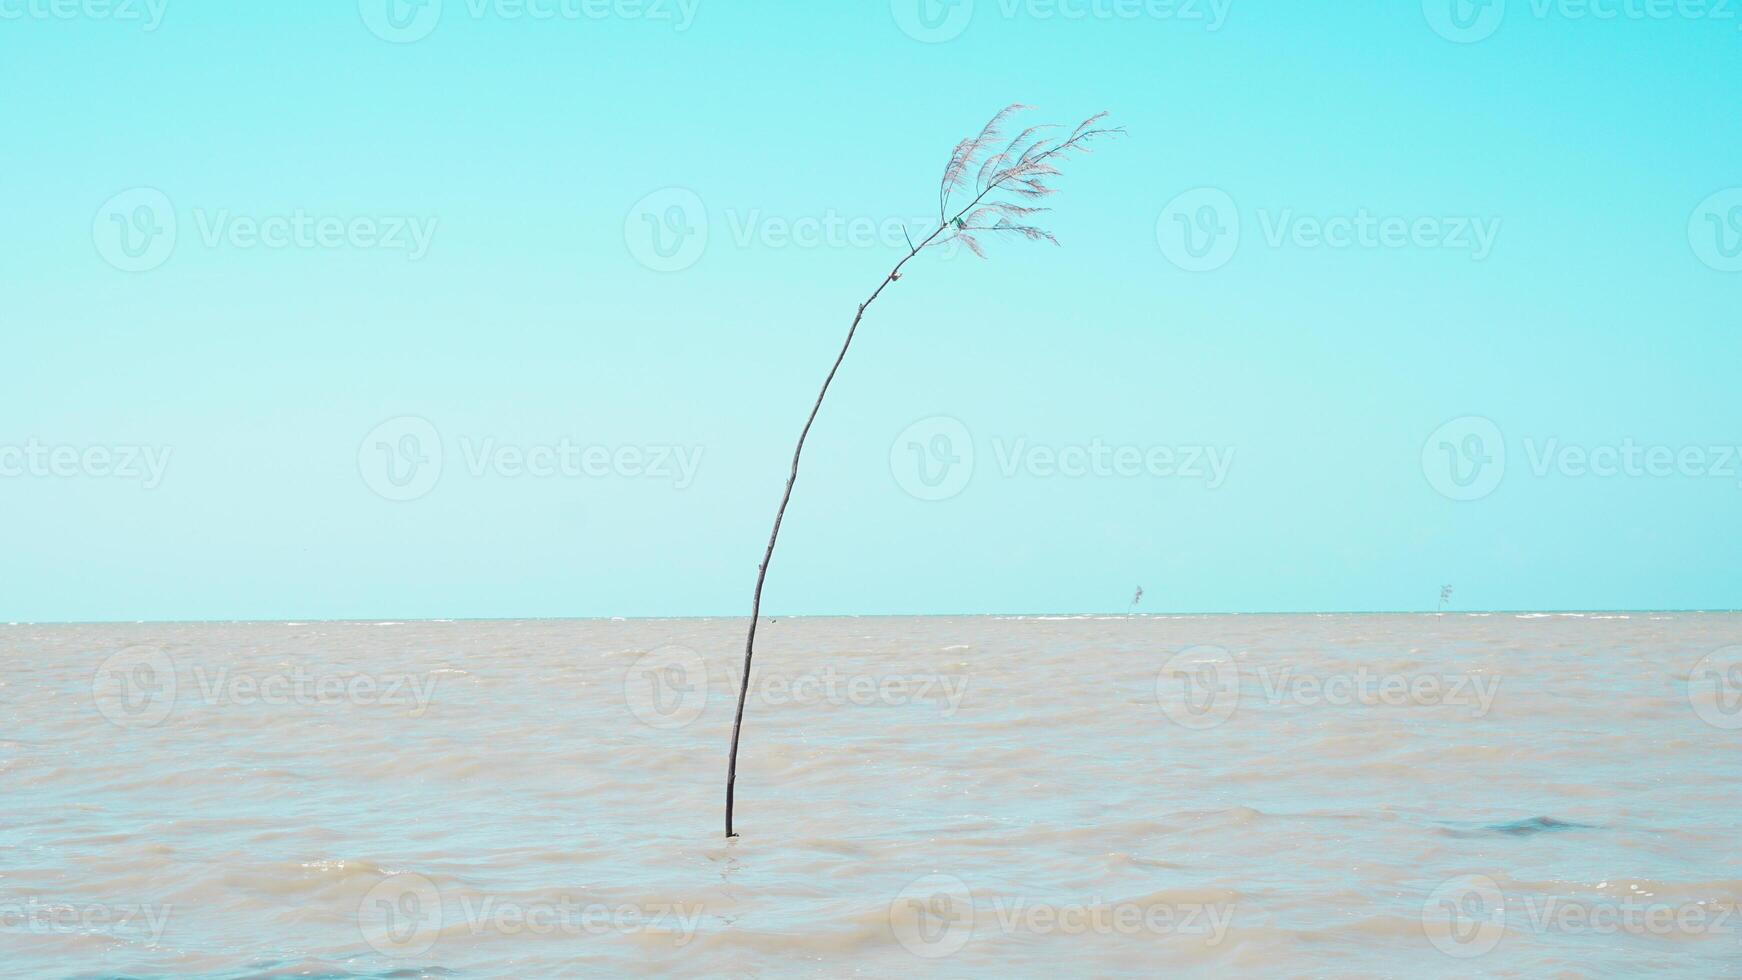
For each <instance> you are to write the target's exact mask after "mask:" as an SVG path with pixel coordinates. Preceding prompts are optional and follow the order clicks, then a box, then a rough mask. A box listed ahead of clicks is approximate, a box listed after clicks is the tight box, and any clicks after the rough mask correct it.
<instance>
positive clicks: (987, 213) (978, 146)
mask: <svg viewBox="0 0 1742 980" xmlns="http://www.w3.org/2000/svg"><path fill="white" fill-rule="evenodd" d="M1028 108H1029V106H1025V105H1020V104H1018V105H1012V106H1009V107H1007V108H1005V109H1004V110H1003V111H1002V112H1000V113H998V114H997V115H996V116H993V117H992V121H991V122H989V123H987V124H986V128H984V129H982V130H981V131H980V135H978V136H972V137H969V138H968V139H965V140H962V141H961V142H960V143H958V144H956V148H955V151H954V152H952V153H951V154H950V163H949V166H947V167H945V168H944V176H943V180H942V181H940V182H939V184H938V227H937V228H936V230H934V231H933V232H932V233H931V234H929V235H927V236H926V237H925V238H923V239H921V240H920V242H919V244H917V245H916V244H914V243H913V240H912V237H911V236H909V239H908V243H907V244H908V252H907V254H906V255H904V256H902V258H901V261H899V262H897V263H895V268H893V269H891V270H889V274H888V275H886V276H884V277H883V281H882V282H881V283H879V284H878V286H877V289H876V290H875V291H873V292H872V293H871V295H870V297H869V298H867V299H866V300H865V301H864V302H863V303H860V304H859V311H858V313H856V314H855V315H854V316H853V324H852V326H850V327H848V328H847V340H846V342H845V343H843V344H842V345H841V353H840V354H839V355H838V356H837V357H836V358H835V363H834V366H832V367H830V368H829V373H828V376H827V377H825V378H824V379H823V388H822V391H820V392H818V393H817V401H816V404H815V405H812V406H811V413H810V417H809V418H807V419H805V423H804V429H803V430H802V431H800V432H799V435H798V447H797V448H796V449H794V450H793V452H792V472H791V474H789V475H788V476H787V478H786V492H785V493H784V494H783V495H781V498H780V509H779V510H777V511H775V512H774V530H773V531H772V532H770V534H769V535H768V550H767V551H765V552H764V553H763V555H762V564H761V565H759V566H757V569H756V594H755V597H754V598H753V599H752V600H751V603H750V631H749V634H748V635H747V636H746V637H745V638H744V673H743V675H742V676H741V677H740V679H739V686H738V714H737V717H736V718H735V719H734V720H733V722H732V753H731V756H730V758H729V760H728V761H727V763H726V836H727V837H736V836H738V835H737V834H735V833H733V831H732V800H733V789H734V787H735V786H736V784H737V781H738V737H739V735H740V734H741V732H742V730H743V727H744V702H745V700H746V699H747V698H748V697H749V694H750V661H751V659H752V658H753V657H754V656H755V654H756V623H757V620H758V619H759V618H760V617H761V615H762V583H763V582H764V581H765V580H766V579H767V578H768V563H769V561H770V560H772V559H773V558H774V542H775V541H776V540H777V539H778V538H779V537H780V522H781V520H782V519H783V518H784V517H785V516H786V505H787V504H788V503H789V502H790V501H791V500H792V485H793V484H794V483H796V482H797V481H798V461H799V457H800V456H801V455H803V453H804V441H805V438H806V437H808V436H809V435H810V431H811V425H812V424H813V423H815V422H816V420H817V413H818V412H819V411H821V410H822V407H823V398H824V396H826V395H827V394H828V393H829V385H830V384H831V383H833V382H834V380H835V372H837V371H839V370H840V369H841V362H842V361H844V360H846V358H847V349H848V348H850V347H852V346H853V335H854V334H855V333H857V332H858V330H859V321H861V320H863V319H864V318H865V310H866V309H867V308H869V307H870V306H871V304H872V303H874V302H876V301H877V297H879V296H881V295H883V290H885V289H887V288H888V287H889V284H890V283H893V282H898V281H900V279H901V270H902V269H903V268H904V267H906V265H907V263H908V262H910V261H912V260H913V259H914V257H915V256H917V255H919V253H921V252H923V251H925V250H926V249H928V248H935V247H938V246H941V245H947V244H949V243H951V242H959V243H960V244H962V245H963V246H964V247H966V248H967V249H968V250H969V251H971V252H973V253H974V254H975V255H977V256H979V257H981V258H985V257H986V252H985V249H984V247H983V246H982V245H981V243H980V240H979V238H978V237H977V236H980V235H1011V236H1015V237H1019V238H1023V239H1027V240H1029V241H1048V242H1052V243H1053V244H1055V245H1056V244H1058V239H1056V238H1054V237H1053V236H1052V234H1051V233H1049V232H1047V231H1046V230H1044V229H1042V228H1039V227H1036V226H1035V225H1034V224H1032V223H1031V222H1032V221H1033V219H1034V216H1035V215H1037V214H1040V213H1041V212H1043V211H1047V210H1049V209H1048V208H1045V207H1041V206H1039V205H1038V204H1036V203H1034V202H1036V201H1038V200H1039V199H1040V198H1043V197H1047V196H1049V195H1051V194H1053V193H1054V192H1055V188H1054V187H1053V186H1052V185H1051V183H1050V181H1051V179H1052V178H1054V177H1057V176H1058V175H1059V173H1060V170H1059V165H1060V164H1062V163H1063V162H1064V160H1065V158H1067V157H1068V156H1070V155H1071V154H1073V153H1087V152H1089V144H1090V143H1091V142H1093V141H1094V140H1096V139H1099V138H1102V137H1107V136H1116V135H1120V134H1122V133H1123V132H1124V130H1123V129H1116V128H1107V127H1103V126H1100V125H1099V124H1100V122H1101V121H1102V120H1103V119H1105V118H1106V117H1107V114H1106V113H1105V112H1102V113H1098V114H1096V115H1094V116H1091V117H1089V118H1088V119H1086V120H1084V121H1083V123H1082V124H1081V125H1080V126H1078V127H1077V128H1076V129H1075V130H1073V131H1072V132H1071V134H1070V135H1069V136H1065V137H1053V136H1049V135H1048V134H1049V133H1051V132H1052V131H1053V130H1055V129H1057V128H1058V127H1057V126H1052V125H1039V126H1030V127H1028V128H1026V129H1023V130H1022V131H1020V132H1018V133H1017V134H1016V135H1015V136H1014V137H1013V138H1011V139H1010V140H1009V141H1008V142H1006V141H1004V131H1005V127H1006V126H1007V125H1008V124H1009V122H1010V120H1011V118H1012V117H1013V116H1015V115H1016V114H1017V113H1018V112H1021V111H1023V110H1025V109H1028ZM964 199H965V200H967V204H966V205H964V206H962V207H960V208H957V209H955V210H954V211H952V210H951V209H952V207H953V206H954V204H955V202H957V201H959V200H964Z"/></svg>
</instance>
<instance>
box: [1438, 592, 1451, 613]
mask: <svg viewBox="0 0 1742 980" xmlns="http://www.w3.org/2000/svg"><path fill="white" fill-rule="evenodd" d="M1451 601H1452V587H1451V586H1449V585H1442V586H1440V608H1439V612H1440V615H1442V616H1443V615H1445V612H1446V603H1448V602H1451Z"/></svg>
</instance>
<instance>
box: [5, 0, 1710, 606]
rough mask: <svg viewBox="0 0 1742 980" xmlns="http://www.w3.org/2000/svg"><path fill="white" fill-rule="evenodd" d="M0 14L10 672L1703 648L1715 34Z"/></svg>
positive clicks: (1520, 9) (1448, 9) (1028, 1)
mask: <svg viewBox="0 0 1742 980" xmlns="http://www.w3.org/2000/svg"><path fill="white" fill-rule="evenodd" d="M925 2H926V3H927V4H928V5H927V6H925V7H921V6H920V5H919V0H895V2H894V3H893V5H892V4H891V3H889V2H887V0H868V2H863V3H827V4H825V3H807V4H798V3H743V2H739V3H724V2H716V0H700V2H696V0H686V2H684V3H679V2H677V0H641V2H632V0H620V2H614V3H613V2H602V0H565V2H557V0H445V3H441V2H435V0H425V5H424V6H421V7H417V6H413V5H411V4H410V3H409V2H407V0H393V3H394V4H395V5H396V6H394V7H393V8H391V9H390V8H389V7H388V5H387V0H363V2H362V3H361V4H359V3H357V2H356V0H320V2H296V3H292V2H285V0H279V2H261V3H249V4H238V3H234V2H224V3H220V2H215V0H152V2H149V3H148V2H147V0H101V2H99V0H84V2H73V0H0V92H3V93H4V105H5V109H4V122H5V125H4V126H3V127H0V217H3V220H0V337H3V339H4V350H5V353H6V355H7V362H8V363H9V364H10V365H11V367H12V370H10V371H9V372H8V374H7V381H6V384H4V385H3V386H0V533H3V537H0V541H3V542H4V546H3V547H0V622H5V621H10V620H19V621H46V620H133V619H208V618H211V619H229V618H269V619H304V618H317V617H323V618H324V617H359V618H395V619H401V618H411V617H481V616H571V615H572V616H649V615H742V614H744V613H746V612H747V610H748V605H749V599H750V589H751V586H752V584H753V579H754V575H755V570H756V563H757V561H758V560H759V558H760V555H761V549H762V546H763V543H764V541H765V540H766V537H767V533H768V524H769V522H770V520H771V518H772V516H773V510H774V506H775V504H776V502H777V500H778V497H779V493H780V489H781V485H782V482H783V480H784V478H785V469H786V465H787V461H788V460H789V458H790V455H791V452H792V441H793V439H794V438H795V437H796V435H797V431H798V428H799V426H800V425H801V424H802V422H803V418H804V413H805V412H806V411H807V410H808V408H809V405H810V403H811V400H812V399H813V398H814V397H815V394H816V388H817V385H818V384H819V383H820V381H821V377H822V374H823V373H824V372H825V370H826V369H827V367H828V364H829V362H830V361H831V360H832V358H833V356H834V354H835V352H836V351H837V349H838V347H839V344H840V341H841V336H842V334H843V332H844V330H845V327H846V325H847V322H848V320H849V319H850V318H851V314H852V312H853V309H854V307H855V305H856V304H857V303H858V302H859V301H860V300H861V299H863V298H864V296H865V294H867V293H868V292H869V291H870V290H871V289H872V288H873V287H875V286H876V284H877V282H878V280H879V279H880V277H881V276H882V275H883V273H884V272H885V271H886V270H887V269H888V267H889V266H890V265H892V264H893V263H894V261H895V260H896V259H898V258H899V256H900V254H901V250H902V246H901V245H900V244H899V242H900V236H901V230H902V228H903V226H904V225H906V226H907V227H910V228H912V229H913V230H914V232H915V237H916V238H918V237H920V235H922V234H924V233H927V232H929V231H930V229H929V228H924V227H923V222H924V220H926V218H927V217H928V215H932V216H933V217H934V218H935V208H936V203H935V198H936V186H937V184H936V182H937V178H938V174H939V171H940V170H941V169H942V167H943V165H944V163H945V160H946V158H947V156H948V152H949V150H950V148H951V147H952V146H953V145H954V144H955V142H956V141H957V140H958V139H960V138H962V137H963V136H965V135H968V134H970V133H971V132H973V131H975V130H977V129H978V128H979V126H980V125H981V124H982V123H983V122H984V121H985V119H986V117H987V116H989V115H990V114H991V113H992V112H993V111H994V110H995V109H997V108H998V107H999V106H1002V105H1004V104H1005V103H1008V102H1012V101H1023V102H1028V103H1032V104H1034V105H1036V106H1039V107H1040V108H1041V110H1042V112H1041V115H1042V116H1043V117H1045V118H1050V119H1054V120H1057V121H1060V122H1066V123H1075V122H1076V121H1077V120H1078V119H1080V118H1081V117H1083V116H1086V115H1088V114H1090V113H1091V112H1094V111H1096V110H1100V109H1103V108H1105V109H1109V110H1111V111H1113V113H1114V114H1115V118H1116V121H1117V122H1118V123H1119V124H1121V125H1124V126H1125V127H1126V128H1127V129H1128V130H1129V131H1130V135H1129V137H1128V138H1127V139H1125V140H1123V141H1121V142H1118V143H1113V144H1108V145H1105V146H1103V147H1102V148H1101V149H1100V150H1099V152H1097V153H1096V154H1095V155H1094V156H1091V157H1086V158H1082V159H1079V160H1075V161H1073V162H1072V163H1071V165H1070V168H1069V173H1067V175H1066V176H1065V178H1064V180H1063V181H1062V186H1063V189H1064V190H1063V193H1062V194H1060V195H1059V196H1058V197H1057V198H1055V199H1054V200H1053V201H1052V202H1051V203H1053V204H1054V206H1055V207H1056V209H1057V210H1056V213H1054V214H1052V215H1050V216H1048V217H1047V219H1046V223H1047V226H1048V227H1049V228H1050V229H1051V230H1053V231H1054V232H1055V233H1056V234H1057V235H1058V236H1059V238H1060V239H1061V240H1062V242H1063V247H1062V248H1053V247H1051V246H1046V245H1029V244H1024V243H1016V242H1007V243H994V244H993V245H992V246H991V249H990V251H991V257H990V259H989V260H988V261H985V262H981V261H979V260H977V259H974V258H973V257H971V256H967V255H945V254H928V255H926V256H922V257H921V258H920V259H919V260H916V262H915V263H914V264H912V265H910V266H909V272H908V274H907V275H906V276H905V277H904V278H903V279H902V281H901V282H900V283H898V284H896V285H895V286H893V287H891V289H890V290H889V291H888V292H886V293H885V294H884V297H883V298H882V299H880V300H879V302H878V304H877V305H876V306H874V307H873V308H872V311H871V313H870V314H869V316H868V317H867V319H866V321H865V324H864V326H863V328H862V329H861V332H860V337H859V340H858V342H857V344H856V346H855V348H854V350H853V352H852V355H851V356H850V357H849V359H848V361H847V363H846V366H845V367H844V368H843V370H842V372H841V374H840V376H839V378H838V380H837V382H836V386H835V388H834V390H833V391H832V393H831V395H830V400H829V402H828V404H827V405H826V406H825V408H824V411H823V414H822V416H821V418H820V420H819V421H818V423H817V426H816V429H815V430H814V432H813V434H812V442H811V446H810V448H809V450H808V452H807V456H806V467H805V470H804V473H803V476H802V477H801V479H800V481H799V486H798V489H797V493H796V495H795V500H794V503H793V506H792V509H791V511H790V512H789V513H788V515H787V520H786V525H785V529H784V532H783V534H784V537H783V542H782V547H781V550H780V551H779V552H778V553H777V554H776V557H775V564H774V567H773V570H772V573H771V575H770V578H769V582H768V591H767V598H766V607H765V608H766V610H768V611H772V612H774V613H776V614H796V613H819V614H820V613H945V612H1029V613H1039V612H1064V611H1103V610H1114V611H1124V610H1125V609H1126V607H1127V603H1128V600H1129V597H1130V595H1131V592H1132V590H1133V589H1134V587H1136V586H1137V585H1138V584H1141V585H1142V586H1143V587H1144V589H1145V597H1144V601H1143V607H1142V608H1144V609H1147V610H1149V611H1152V612H1167V611H1264V610H1413V609H1424V608H1433V607H1435V606H1436V605H1437V604H1438V601H1439V594H1440V588H1441V586H1442V585H1445V584H1448V583H1449V584H1452V585H1453V586H1454V591H1453V593H1452V596H1451V600H1450V603H1449V607H1450V608H1454V609H1483V608H1498V609H1539V608H1551V609H1567V608H1574V609H1596V608H1732V607H1736V606H1738V605H1739V604H1742V602H1739V600H1738V591H1737V588H1738V586H1737V583H1738V580H1739V579H1738V576H1737V574H1736V559H1737V555H1738V553H1739V546H1742V519H1739V518H1742V459H1738V458H1737V453H1738V450H1737V449H1736V448H1735V447H1737V446H1738V445H1742V398H1738V396H1737V380H1738V375H1737V371H1738V365H1739V364H1742V313H1739V312H1738V311H1742V302H1738V300H1739V299H1742V129H1739V128H1738V125H1737V115H1736V103H1735V99H1736V92H1737V91H1738V88H1739V83H1742V11H1738V10H1733V9H1730V8H1733V7H1735V5H1733V4H1732V5H1712V4H1704V3H1701V4H1694V3H1688V4H1684V5H1681V6H1677V5H1676V4H1674V3H1670V4H1655V3H1654V4H1646V3H1644V2H1643V0H1636V2H1632V3H1620V2H1618V0H1599V2H1596V3H1594V4H1591V5H1583V4H1579V5H1575V4H1570V3H1568V4H1551V3H1546V2H1544V0H1511V2H1509V3H1504V2H1501V0H1491V2H1490V3H1488V4H1486V5H1483V4H1475V3H1465V2H1464V0H1457V2H1458V4H1459V6H1458V7H1456V8H1454V7H1453V6H1451V2H1452V0H1446V2H1441V0H1427V2H1426V3H1425V4H1424V3H1414V2H1399V3H1389V4H1332V3H1299V2H1292V0H1290V2H1285V0H1232V2H1231V3H1230V2H1228V0H1217V2H1215V3H1211V2H1210V0H1196V2H1185V3H1166V2H1160V0H1157V2H1154V3H1149V2H1140V0H1094V2H1090V0H1056V2H1055V0H1022V2H1017V0H974V2H971V3H970V2H969V0H956V2H955V3H954V4H953V5H952V4H936V5H931V0H925Z"/></svg>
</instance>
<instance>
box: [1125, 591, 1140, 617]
mask: <svg viewBox="0 0 1742 980" xmlns="http://www.w3.org/2000/svg"><path fill="white" fill-rule="evenodd" d="M1142 601H1143V586H1141V585H1139V586H1138V587H1137V594H1136V595H1134V596H1132V597H1131V608H1129V609H1127V610H1125V618H1126V619H1130V618H1131V616H1132V614H1133V613H1135V612H1137V604H1138V603H1140V602H1142Z"/></svg>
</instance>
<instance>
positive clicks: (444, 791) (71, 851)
mask: <svg viewBox="0 0 1742 980" xmlns="http://www.w3.org/2000/svg"><path fill="white" fill-rule="evenodd" d="M742 628H743V623H742V621H740V620H669V621H653V620H641V621H630V622H624V621H613V622H601V621H577V622H557V621H540V622H465V623H343V624H339V623H306V624H299V623H289V624H234V625H231V624H201V625H168V626H166V625H123V626H116V625H104V626H11V627H0V668H3V673H0V792H3V793H4V796H5V801H6V804H7V805H6V806H5V807H4V808H3V809H0V974H4V975H18V976H78V977H97V976H104V977H106V976H155V975H175V976H185V975H193V976H212V977H241V976H418V975H424V974H428V975H436V976H451V977H498V976H500V977H532V976H556V975H576V974H580V975H602V976H609V975H624V974H630V973H633V972H646V971H657V972H660V973H664V974H675V975H683V976H794V977H806V976H842V975H866V976H896V975H902V974H905V973H915V974H921V975H939V976H960V975H974V976H1044V975H1056V976H1066V975H1156V974H1158V973H1184V974H1196V975H1205V976H1223V975H1227V974H1229V973H1231V972H1247V973H1252V974H1258V975H1275V974H1283V975H1289V974H1295V975H1303V974H1325V973H1337V974H1341V975H1367V976H1398V975H1411V976H1416V975H1447V976H1451V975H1459V976H1462V975H1469V974H1471V973H1516V974H1520V975H1531V976H1543V975H1549V974H1554V973H1564V974H1565V975H1574V976H1579V975H1585V976H1606V975H1615V974H1618V973H1633V972H1642V971H1646V970H1653V971H1667V972H1671V973H1675V974H1679V975H1684V976H1714V975H1738V973H1739V971H1742V913H1738V911H1737V901H1738V898H1739V896H1742V835H1739V834H1738V829H1739V826H1738V825H1739V822H1742V821H1739V818H1738V813H1742V782H1739V781H1738V777H1739V776H1742V710H1738V709H1739V708H1742V703H1739V699H1742V666H1739V664H1742V656H1739V655H1738V654H1739V651H1738V650H1737V649H1735V648H1734V645H1736V644H1742V617H1738V616H1734V615H1693V614H1687V615H1659V614H1645V613H1640V614H1632V615H1626V616H1599V615H1596V614H1592V615H1587V616H1574V615H1550V616H1519V615H1513V614H1494V615H1489V616H1477V615H1455V616H1454V615H1447V616H1444V617H1435V616H1229V617H1177V618H1175V617H1136V618H1131V619H1124V618H1045V617H1040V618H1034V617H1030V618H995V617H987V618H915V619H803V620H800V619H780V620H777V621H775V622H772V623H766V624H765V626H764V627H763V630H762V632H761V635H760V640H761V643H760V646H759V651H758V662H757V671H756V674H755V676H754V683H753V685H752V692H753V693H752V701H751V704H750V707H749V710H748V712H747V721H746V727H745V749H744V755H743V758H742V760H741V764H740V770H741V771H740V776H739V786H738V794H739V812H738V829H739V831H740V833H741V834H742V836H741V837H739V838H738V839H736V840H733V841H729V842H728V841H726V840H724V839H722V833H721V805H722V793H723V781H724V774H725V772H724V771H725V751H726V745H727V741H728V737H729V732H730V728H731V721H732V707H733V705H732V700H733V697H734V696H735V693H736V680H735V677H736V673H735V672H736V663H737V661H738V659H739V658H740V657H741V655H742V653H741V644H742ZM1666 922H1667V927H1666V926H1665V923H1666Z"/></svg>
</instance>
